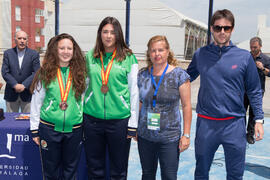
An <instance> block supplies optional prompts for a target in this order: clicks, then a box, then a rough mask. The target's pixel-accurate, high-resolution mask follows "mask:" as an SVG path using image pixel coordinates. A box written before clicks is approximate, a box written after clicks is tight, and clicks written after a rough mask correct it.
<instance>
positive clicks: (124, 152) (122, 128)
mask: <svg viewBox="0 0 270 180" xmlns="http://www.w3.org/2000/svg"><path fill="white" fill-rule="evenodd" d="M128 119H129V118H126V119H118V120H116V119H115V120H103V119H97V118H95V117H92V116H90V115H87V114H84V124H83V131H84V147H85V153H86V161H87V168H88V179H89V180H101V179H102V180H103V179H105V177H106V170H105V169H106V168H105V167H106V147H107V148H108V153H109V161H110V179H111V180H126V179H127V169H128V156H129V149H130V141H131V140H130V139H127V126H128Z"/></svg>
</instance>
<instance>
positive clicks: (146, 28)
mask: <svg viewBox="0 0 270 180" xmlns="http://www.w3.org/2000/svg"><path fill="white" fill-rule="evenodd" d="M130 7H131V14H130V47H131V49H132V50H133V52H134V53H135V54H136V55H137V56H140V55H144V53H145V51H146V48H147V47H146V45H147V42H148V40H149V39H150V38H151V37H152V36H154V35H158V34H160V35H166V36H167V38H168V40H169V43H170V45H171V48H172V50H173V51H174V53H175V54H176V55H177V57H178V58H184V54H185V53H186V52H187V48H186V47H185V43H187V42H188V41H190V42H191V43H189V46H191V45H190V44H192V42H193V44H194V45H192V46H193V47H194V48H193V49H195V48H196V47H195V41H193V40H192V39H195V38H190V37H192V36H194V37H195V36H196V37H199V36H200V37H202V38H200V41H204V42H203V43H205V40H206V35H205V34H206V30H207V25H205V24H203V23H201V22H198V21H196V20H193V19H191V18H188V17H186V16H184V15H183V14H181V13H180V12H177V11H176V10H174V9H171V8H169V7H168V6H166V5H164V4H163V3H161V2H160V1H158V0H131V4H130ZM125 13H126V1H125V0H109V1H108V0H91V1H90V0H80V1H77V0H67V1H64V3H62V4H61V6H60V18H59V21H60V25H59V26H60V27H59V32H60V33H63V32H66V33H69V34H71V35H72V36H74V38H75V39H76V41H77V42H78V43H79V45H80V46H81V48H82V50H83V51H88V50H90V49H91V48H93V46H94V44H95V41H96V33H97V29H98V25H99V23H100V22H101V20H102V19H103V18H105V17H106V16H114V17H116V18H117V19H118V20H119V21H120V23H121V25H122V29H123V32H124V33H125ZM54 16H55V15H54V13H51V14H49V15H47V17H45V29H44V35H45V43H46V44H47V42H48V41H49V39H50V38H51V37H53V36H54V21H55V19H54V18H55V17H54ZM190 29H192V31H190ZM194 29H195V30H196V31H194ZM202 32H203V33H204V34H203V35H202ZM192 33H193V34H192ZM189 36H190V37H189ZM197 44H198V43H197Z"/></svg>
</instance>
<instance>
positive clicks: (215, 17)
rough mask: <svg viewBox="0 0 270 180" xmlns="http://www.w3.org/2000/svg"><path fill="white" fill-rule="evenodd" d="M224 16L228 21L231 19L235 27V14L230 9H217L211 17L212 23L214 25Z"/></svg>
mask: <svg viewBox="0 0 270 180" xmlns="http://www.w3.org/2000/svg"><path fill="white" fill-rule="evenodd" d="M222 18H225V19H227V20H228V21H230V22H231V24H232V27H234V16H233V14H232V12H231V11H230V10H228V9H223V10H217V11H216V12H215V13H214V15H213V16H212V18H211V21H210V25H211V26H213V25H214V24H215V22H216V20H219V19H222Z"/></svg>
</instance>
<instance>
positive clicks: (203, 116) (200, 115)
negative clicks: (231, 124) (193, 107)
mask: <svg viewBox="0 0 270 180" xmlns="http://www.w3.org/2000/svg"><path fill="white" fill-rule="evenodd" d="M198 116H199V117H201V118H205V119H210V120H221V121H222V120H230V119H233V118H235V117H226V118H214V117H210V116H205V115H202V114H199V113H198Z"/></svg>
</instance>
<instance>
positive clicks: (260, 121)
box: [255, 119, 264, 124]
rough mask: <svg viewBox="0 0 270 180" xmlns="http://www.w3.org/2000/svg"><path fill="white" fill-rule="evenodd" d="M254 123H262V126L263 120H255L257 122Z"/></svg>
mask: <svg viewBox="0 0 270 180" xmlns="http://www.w3.org/2000/svg"><path fill="white" fill-rule="evenodd" d="M255 122H256V123H262V124H264V120H263V119H257V120H255Z"/></svg>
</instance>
